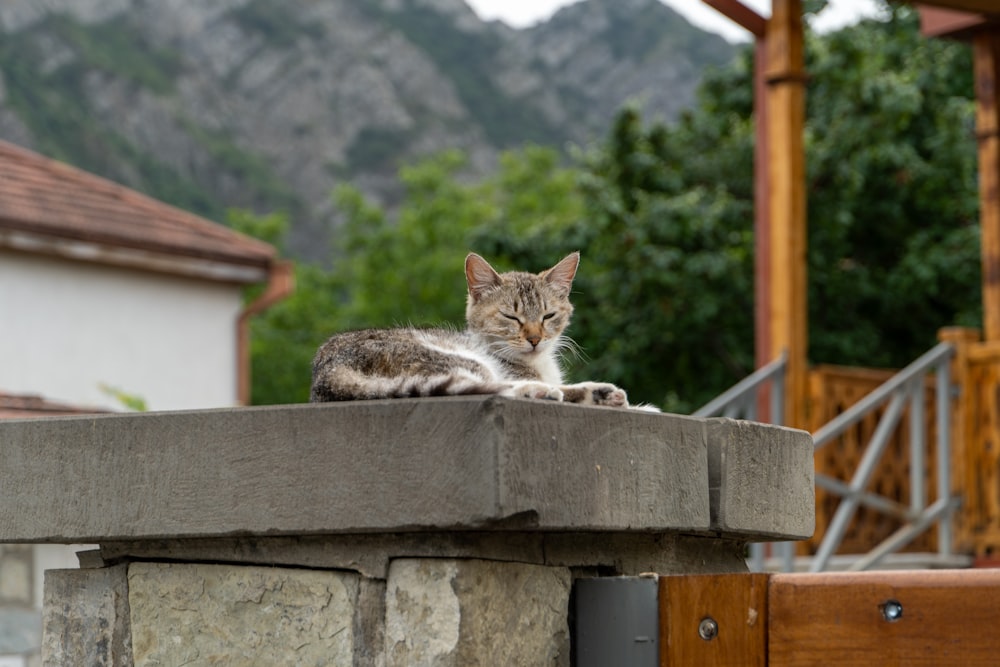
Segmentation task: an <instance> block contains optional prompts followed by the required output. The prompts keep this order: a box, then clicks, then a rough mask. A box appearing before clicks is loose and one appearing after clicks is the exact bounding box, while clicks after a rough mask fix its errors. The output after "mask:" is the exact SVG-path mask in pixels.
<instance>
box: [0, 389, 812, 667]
mask: <svg viewBox="0 0 1000 667" xmlns="http://www.w3.org/2000/svg"><path fill="white" fill-rule="evenodd" d="M0 444H2V447H3V455H4V460H5V462H9V463H10V465H8V466H5V467H4V468H3V469H0V505H2V506H3V507H5V510H9V511H5V513H3V514H2V515H0V542H3V541H5V540H6V541H29V540H30V541H36V542H45V541H50V542H64V543H79V542H87V543H97V544H99V545H100V547H99V549H97V550H95V551H91V552H85V553H83V554H81V563H82V564H83V565H84V566H85V569H80V570H56V571H50V572H48V573H47V575H46V590H45V612H44V637H43V658H44V664H45V665H46V666H51V667H62V666H70V665H74V666H75V665H81V664H85V665H101V666H108V667H119V666H126V665H164V664H227V665H254V664H282V665H315V664H336V665H351V666H352V667H394V666H396V665H413V664H430V665H440V666H442V667H449V666H452V665H455V666H458V665H462V666H465V665H494V664H532V665H552V666H558V667H568V666H569V660H570V649H571V645H572V638H571V636H570V635H571V632H570V621H569V617H570V596H571V591H572V588H573V582H574V580H576V579H579V578H581V577H595V576H621V575H639V574H642V573H650V572H652V573H660V574H677V573H719V572H741V571H745V570H746V565H745V561H744V552H745V547H746V543H747V541H749V540H753V539H777V540H784V539H794V538H801V537H806V536H808V535H810V534H811V533H812V529H813V507H812V503H813V478H812V470H813V468H812V439H811V438H810V437H809V435H808V434H806V433H803V432H799V431H793V430H790V429H784V428H780V427H772V426H766V425H761V424H750V423H745V422H734V421H732V420H718V419H713V420H703V419H697V418H691V417H679V416H676V415H659V414H650V413H643V412H632V411H623V410H612V409H604V408H585V407H579V406H569V405H560V404H553V403H547V402H541V401H537V402H536V401H524V400H513V399H501V398H497V397H468V398H457V399H415V400H399V401H382V402H365V403H357V404H333V405H319V406H283V407H276V408H244V409H237V410H222V411H205V412H187V413H160V414H156V413H149V414H141V415H135V414H133V415H109V416H101V417H96V418H95V417H87V418H80V419H76V418H74V419H66V418H62V419H56V420H38V421H31V422H7V423H0ZM28 517H30V518H28Z"/></svg>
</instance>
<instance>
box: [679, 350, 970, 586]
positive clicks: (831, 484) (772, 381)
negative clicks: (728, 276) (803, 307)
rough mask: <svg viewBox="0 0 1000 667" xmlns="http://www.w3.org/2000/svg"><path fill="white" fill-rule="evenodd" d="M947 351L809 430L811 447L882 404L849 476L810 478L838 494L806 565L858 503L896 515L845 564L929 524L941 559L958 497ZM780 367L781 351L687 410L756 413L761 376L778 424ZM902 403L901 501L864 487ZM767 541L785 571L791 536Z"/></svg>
mask: <svg viewBox="0 0 1000 667" xmlns="http://www.w3.org/2000/svg"><path fill="white" fill-rule="evenodd" d="M954 354H955V350H954V347H953V346H952V345H951V344H950V343H940V344H939V345H937V346H936V347H934V348H933V349H931V350H930V351H928V352H927V353H925V354H924V355H922V356H921V357H920V358H918V359H917V360H916V361H914V362H913V363H911V364H910V365H909V366H907V367H906V368H904V369H903V370H901V371H900V372H899V373H897V374H896V375H894V376H893V377H892V378H890V379H889V380H887V381H886V382H885V383H883V384H882V385H881V386H879V387H878V388H876V389H875V390H874V391H872V392H871V393H869V394H868V395H867V396H865V397H864V398H863V399H861V400H860V401H859V402H858V403H856V404H855V405H853V406H852V407H851V408H849V409H848V410H846V411H845V412H843V413H842V414H840V415H838V416H837V417H836V418H835V419H833V420H832V421H830V422H829V423H828V424H826V425H825V426H823V427H822V428H820V429H819V430H818V431H816V432H815V433H814V434H813V443H814V447H815V449H819V448H821V447H823V446H825V445H828V444H829V443H831V442H833V441H834V440H836V439H837V438H838V437H840V436H841V435H843V434H844V433H845V432H846V431H847V430H848V429H850V428H852V427H853V426H855V425H857V424H858V423H859V422H861V421H862V420H863V419H866V418H867V417H869V416H870V415H871V414H873V413H875V412H876V411H877V410H878V409H880V408H881V407H882V406H883V405H886V404H888V405H887V407H886V409H885V412H884V413H883V414H882V416H881V419H880V420H879V422H878V425H877V426H876V427H875V431H874V433H873V434H872V437H871V439H870V441H869V442H868V445H867V447H866V448H865V449H864V454H863V455H862V457H861V461H860V462H859V463H858V467H857V469H856V470H855V472H854V476H853V477H852V478H851V480H850V481H848V482H845V481H842V480H839V479H835V478H833V477H830V476H828V475H823V474H817V475H816V486H818V487H820V488H822V489H825V490H826V491H828V492H830V493H833V494H836V495H839V496H840V497H841V501H840V504H839V505H838V507H837V510H836V512H835V513H834V515H833V518H832V519H831V520H830V524H829V525H828V526H827V529H826V532H825V533H824V535H823V539H822V541H821V542H820V545H819V548H818V550H817V552H816V555H815V556H814V557H812V558H811V559H810V563H809V570H810V571H812V572H821V571H823V570H825V569H827V568H828V567H829V565H830V562H831V558H832V557H833V555H834V554H835V553H836V552H837V549H838V548H839V547H840V545H841V543H842V541H843V539H844V536H845V534H846V533H847V529H848V527H849V525H850V522H851V519H852V518H853V517H854V514H855V512H856V511H857V510H858V508H859V507H861V506H865V507H869V508H872V509H874V510H876V511H879V512H882V513H885V514H888V515H890V516H893V517H895V518H897V519H899V520H901V521H902V522H903V525H902V526H901V527H900V528H899V529H898V530H896V531H895V532H894V533H893V534H892V535H890V536H889V537H888V538H886V539H885V540H883V541H882V542H881V543H880V544H878V545H877V546H875V547H874V548H873V549H872V550H870V551H869V552H868V553H867V554H864V555H861V556H859V557H858V558H857V559H855V560H854V561H853V562H851V563H849V565H848V566H847V569H849V570H865V569H868V568H871V567H873V566H875V565H876V564H878V563H879V562H880V561H882V559H884V558H885V557H886V556H888V555H889V554H891V553H894V552H896V551H898V550H900V549H902V548H903V547H905V546H906V545H907V544H909V543H910V542H912V541H913V540H914V539H915V538H917V537H918V536H919V535H920V534H921V533H923V532H924V531H926V530H928V529H930V528H931V527H933V526H934V525H935V524H936V525H937V528H938V540H937V547H938V554H937V555H938V557H939V558H940V559H941V561H943V562H947V561H948V560H949V559H950V558H951V557H952V556H953V554H952V536H951V523H950V522H951V516H952V514H953V512H954V511H955V509H956V508H957V507H958V505H959V502H960V501H959V498H957V497H953V496H952V495H951V482H950V477H951V425H950V417H951V404H950V398H951V391H952V385H951V373H950V363H951V359H952V357H953V356H954ZM786 368H787V359H786V357H785V355H782V356H781V357H779V358H778V359H776V360H775V361H772V362H771V363H770V364H768V365H766V366H763V367H761V368H760V369H759V370H757V371H756V372H755V373H753V374H752V375H750V376H748V377H747V378H746V379H744V380H743V381H741V382H740V383H738V384H737V385H735V386H733V387H732V388H731V389H729V390H728V391H726V392H725V393H723V394H721V395H720V396H719V397H718V398H716V399H714V400H712V401H711V402H709V403H708V404H706V405H705V406H704V407H702V408H701V409H699V410H698V411H697V412H695V413H694V415H695V416H698V417H720V416H721V417H732V418H736V419H751V420H756V418H757V403H758V397H759V392H760V391H761V390H762V389H763V388H764V387H765V386H766V385H768V384H769V385H770V391H771V394H770V405H771V410H772V417H773V418H772V419H770V420H769V421H770V423H772V424H782V423H783V421H784V416H783V414H782V408H783V406H784V387H785V383H784V379H785V371H786ZM932 373H933V374H934V376H935V383H934V386H935V400H936V403H935V406H936V407H935V432H936V448H935V449H936V452H935V453H936V457H937V458H936V463H937V480H936V481H937V500H935V501H934V502H933V503H931V504H928V503H927V489H926V485H925V480H924V474H925V467H926V466H925V462H926V456H927V449H928V446H927V445H928V442H927V423H926V418H925V417H926V415H925V410H924V402H925V396H924V391H925V390H924V387H925V384H926V381H927V378H928V376H929V375H930V374H932ZM907 404H908V405H909V434H910V441H909V446H910V499H909V500H910V502H909V505H904V504H902V503H900V502H898V501H896V500H895V499H892V498H888V497H885V496H881V495H879V494H877V493H872V492H870V491H866V490H865V489H866V487H867V486H868V483H869V481H870V480H871V478H872V475H873V474H874V472H875V468H876V466H877V465H878V463H879V461H880V459H881V458H882V455H883V454H884V453H885V450H886V447H887V446H888V444H889V442H890V438H891V436H892V434H893V432H894V431H895V429H896V427H897V426H898V425H899V423H900V421H901V418H902V414H903V411H904V409H905V408H906V406H907ZM772 549H773V553H774V555H775V556H777V557H778V558H779V559H780V561H781V563H782V569H784V570H785V571H787V572H790V571H792V570H793V569H794V566H795V563H794V544H793V543H791V542H780V543H774V544H773V545H772ZM765 555H766V546H765V545H764V544H752V545H751V546H750V567H751V569H752V570H755V571H760V570H763V569H764V561H765Z"/></svg>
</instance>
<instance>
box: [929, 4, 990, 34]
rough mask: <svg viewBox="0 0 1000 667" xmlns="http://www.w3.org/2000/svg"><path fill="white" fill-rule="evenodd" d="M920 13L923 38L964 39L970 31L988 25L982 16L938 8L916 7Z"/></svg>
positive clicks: (987, 21)
mask: <svg viewBox="0 0 1000 667" xmlns="http://www.w3.org/2000/svg"><path fill="white" fill-rule="evenodd" d="M917 9H918V10H919V11H920V32H921V34H922V35H923V36H924V37H956V38H960V39H964V38H965V37H966V36H967V35H969V34H970V31H972V30H975V29H978V28H981V27H983V26H985V25H988V24H989V20H988V19H987V18H986V17H985V16H983V15H982V14H970V13H969V12H956V11H954V10H951V9H941V8H940V7H927V6H924V5H917Z"/></svg>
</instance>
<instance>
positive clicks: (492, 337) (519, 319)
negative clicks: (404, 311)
mask: <svg viewBox="0 0 1000 667" xmlns="http://www.w3.org/2000/svg"><path fill="white" fill-rule="evenodd" d="M579 262H580V254H579V253H573V254H571V255H568V256H567V257H566V258H564V259H563V260H562V261H560V262H559V263H558V264H556V265H555V266H553V267H552V268H551V269H548V270H547V271H542V272H541V273H539V274H532V273H524V272H520V271H513V272H509V273H502V274H501V273H497V272H496V271H495V270H494V269H493V267H492V266H490V265H489V263H487V261H486V260H485V259H483V258H482V257H480V256H479V255H477V254H475V253H472V254H470V255H469V256H468V257H466V259H465V277H466V280H467V281H468V285H469V295H468V303H467V306H466V311H465V317H466V322H467V326H468V328H467V329H466V331H452V330H449V329H416V328H411V327H405V328H398V329H365V330H363V331H351V332H347V333H341V334H337V335H335V336H333V337H332V338H330V339H329V340H328V341H326V343H324V344H323V345H322V346H321V347H320V348H319V351H318V352H317V353H316V358H315V359H314V360H313V382H312V391H311V393H310V400H311V401H313V402H319V401H345V400H358V399H376V398H398V397H407V396H441V395H455V394H499V395H501V396H511V397H518V398H539V399H548V400H553V401H567V402H571V403H580V404H586V405H607V406H614V407H628V400H627V397H626V395H625V392H624V391H622V390H621V389H619V388H618V387H616V386H615V385H613V384H606V383H600V382H581V383H579V384H569V385H567V384H563V379H562V372H561V370H560V368H559V359H558V357H559V351H560V350H561V349H563V348H564V347H566V345H567V344H568V339H566V338H563V336H562V333H563V331H564V330H565V329H566V326H567V325H568V324H569V320H570V315H571V314H572V313H573V306H572V304H570V302H569V293H570V288H571V287H572V285H573V278H574V276H575V275H576V269H577V266H578V265H579Z"/></svg>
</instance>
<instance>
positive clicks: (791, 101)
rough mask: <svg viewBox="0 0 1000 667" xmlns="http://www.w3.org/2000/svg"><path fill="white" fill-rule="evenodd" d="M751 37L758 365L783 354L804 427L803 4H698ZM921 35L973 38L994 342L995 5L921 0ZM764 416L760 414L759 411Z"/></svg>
mask: <svg viewBox="0 0 1000 667" xmlns="http://www.w3.org/2000/svg"><path fill="white" fill-rule="evenodd" d="M702 1H703V2H704V3H705V4H707V5H709V6H711V7H713V8H715V9H716V10H718V11H719V12H721V13H722V14H724V15H725V16H727V17H728V18H730V19H731V20H733V21H734V22H736V23H737V24H739V25H740V26H742V27H743V28H745V29H746V30H748V31H749V32H750V33H751V34H753V35H754V38H755V43H756V46H755V54H754V55H755V58H754V82H755V83H754V88H755V90H754V114H755V117H756V155H755V214H754V218H755V219H754V234H755V238H756V244H755V254H756V259H755V265H756V269H755V272H756V276H755V285H756V288H755V289H756V294H755V303H756V307H755V340H756V360H757V366H758V367H760V366H763V365H765V364H767V363H768V362H770V361H772V360H774V359H776V358H777V357H779V356H780V355H781V354H783V353H784V354H786V355H787V360H788V367H787V376H786V378H787V379H786V391H785V396H786V398H785V406H784V415H785V423H786V424H788V425H790V426H795V427H799V428H806V427H807V424H808V421H807V414H806V398H807V395H808V388H807V383H808V379H807V378H808V362H807V347H808V334H807V331H808V329H807V320H808V309H807V303H806V169H805V148H804V139H803V129H804V125H805V89H806V71H805V66H804V49H803V30H802V1H801V0H772V3H771V16H770V17H769V18H764V17H763V16H761V15H760V14H758V13H757V12H755V11H754V10H753V9H751V8H749V7H747V6H746V5H744V4H743V3H742V2H740V0H702ZM914 4H917V5H918V7H919V9H920V11H921V18H922V26H923V31H924V34H925V35H927V36H929V37H954V38H959V39H965V40H971V42H972V44H973V49H974V54H975V58H974V62H975V81H976V100H977V105H976V129H977V136H978V140H979V188H980V199H981V201H980V210H981V213H980V219H981V225H982V265H983V290H982V298H983V320H984V327H983V328H984V337H985V339H986V340H987V341H998V340H1000V3H998V2H997V0H921V2H919V3H914ZM765 418H766V417H765Z"/></svg>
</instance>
